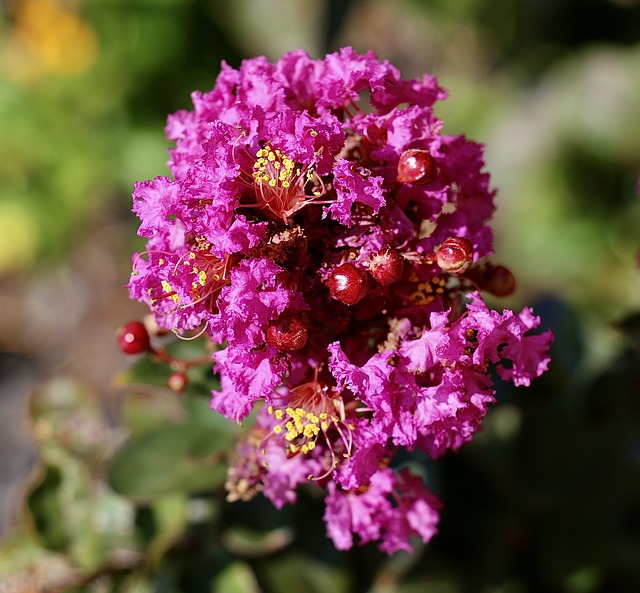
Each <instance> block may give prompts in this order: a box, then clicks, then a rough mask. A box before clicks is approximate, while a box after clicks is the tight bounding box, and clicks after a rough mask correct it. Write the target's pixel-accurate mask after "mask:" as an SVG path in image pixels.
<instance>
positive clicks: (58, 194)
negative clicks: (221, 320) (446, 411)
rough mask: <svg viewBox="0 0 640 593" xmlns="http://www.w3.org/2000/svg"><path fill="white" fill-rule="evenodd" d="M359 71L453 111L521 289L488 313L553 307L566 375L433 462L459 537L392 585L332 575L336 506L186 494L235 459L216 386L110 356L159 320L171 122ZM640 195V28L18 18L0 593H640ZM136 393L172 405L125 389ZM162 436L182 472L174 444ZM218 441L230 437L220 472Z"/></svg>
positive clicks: (541, 8)
mask: <svg viewBox="0 0 640 593" xmlns="http://www.w3.org/2000/svg"><path fill="white" fill-rule="evenodd" d="M342 45H352V46H353V47H354V48H355V49H357V50H359V51H366V50H368V49H374V50H375V51H376V52H377V54H378V56H379V57H380V58H382V59H388V60H390V61H391V62H392V63H394V64H395V65H396V66H398V67H399V68H400V69H401V70H402V72H403V74H404V76H405V77H410V76H418V75H420V74H422V73H423V72H429V73H431V74H434V75H436V76H437V77H438V79H439V81H440V83H441V84H442V85H443V86H444V87H445V88H447V89H448V90H449V91H450V97H449V99H448V100H447V101H445V102H444V103H442V104H441V105H439V106H438V108H437V113H438V115H439V116H440V117H441V118H442V119H443V120H444V121H445V131H446V132H448V133H451V134H459V133H463V134H466V135H467V136H469V137H470V138H472V139H474V140H477V141H480V142H483V143H485V144H486V145H487V148H486V159H487V168H488V170H489V171H490V172H491V174H492V178H493V184H494V186H495V187H496V188H498V190H499V193H498V200H497V204H498V210H497V214H496V217H495V219H494V225H493V226H494V230H495V237H496V242H495V251H496V255H495V256H494V260H495V261H499V262H501V263H504V264H507V265H508V266H509V267H511V268H512V269H513V270H514V271H515V272H516V275H517V276H518V279H519V290H518V291H517V292H516V294H515V295H514V296H513V297H510V298H509V299H507V300H503V301H500V302H494V303H493V304H494V306H496V307H503V306H506V307H510V308H519V307H522V306H523V305H525V304H529V305H533V306H534V307H535V310H536V312H537V313H538V314H540V315H542V317H543V326H545V327H551V328H552V329H553V330H554V332H555V334H556V342H555V344H554V351H553V362H552V368H551V371H550V372H549V373H548V374H547V375H546V376H544V377H543V378H542V379H540V380H539V381H538V382H537V383H536V385H535V386H534V387H533V388H532V389H531V390H514V389H508V388H506V387H502V386H501V387H499V399H500V400H501V401H500V404H499V405H498V406H496V407H495V408H494V409H493V410H492V411H491V412H490V414H489V416H488V417H487V427H486V430H485V431H483V432H482V433H481V434H480V435H479V436H478V438H477V439H476V440H475V441H474V442H473V443H472V444H470V445H468V446H467V447H465V448H464V449H463V450H462V451H461V452H460V453H459V454H458V455H450V456H448V457H447V458H445V459H443V460H441V461H439V462H438V463H437V464H435V466H431V465H430V464H428V462H426V461H425V460H420V459H417V460H415V459H414V460H412V462H414V463H420V464H422V465H423V466H424V467H425V468H426V470H425V471H426V472H427V473H428V474H429V476H431V480H432V483H431V485H432V486H433V487H434V488H435V489H436V490H437V491H438V492H439V494H441V496H442V497H443V499H444V502H445V504H446V506H445V511H444V513H443V517H442V524H441V533H440V535H439V536H437V537H436V539H435V540H434V541H433V542H432V544H430V545H429V546H428V547H427V548H426V549H425V550H419V551H418V552H417V553H416V554H414V555H412V556H408V555H403V554H401V555H398V556H396V557H394V558H392V559H386V558H382V557H380V556H379V555H378V553H377V552H376V551H375V549H374V548H372V547H364V548H361V549H357V550H355V551H353V552H351V553H349V554H337V553H336V552H334V551H332V549H331V546H330V544H328V542H327V541H326V539H325V537H324V535H323V526H322V523H321V520H320V512H321V511H320V509H321V507H320V505H319V501H318V500H317V498H316V497H315V494H313V493H310V494H304V493H303V495H302V500H301V504H300V505H299V507H297V508H296V509H288V510H286V511H285V512H283V513H276V512H275V511H272V510H271V509H270V507H269V506H268V505H266V504H264V502H261V501H260V500H257V501H255V502H253V503H251V504H244V503H238V504H237V505H235V506H233V505H227V504H225V503H224V502H223V499H224V495H223V492H222V488H221V486H222V480H223V478H221V477H220V476H219V475H218V474H219V472H216V471H213V472H212V474H211V476H210V488H209V489H207V487H206V486H205V485H204V484H205V483H206V481H205V482H203V483H200V482H202V480H200V482H199V481H198V480H195V482H194V481H191V482H190V481H189V480H190V479H191V478H192V477H193V476H191V478H189V477H180V479H177V478H176V477H175V474H173V473H172V472H173V470H174V469H175V464H176V463H178V462H179V461H180V460H181V459H182V458H181V457H180V454H181V452H183V453H184V451H187V452H188V453H189V456H190V459H191V458H192V457H193V456H194V455H195V458H197V459H201V460H203V459H205V458H206V459H208V458H209V457H208V456H210V455H214V458H216V457H215V455H217V453H216V452H217V451H218V450H219V449H220V448H222V447H223V445H225V444H226V443H227V439H228V438H229V435H228V433H227V430H228V429H227V428H226V427H225V425H220V424H219V423H218V422H217V420H216V419H215V418H211V417H210V415H209V414H208V413H207V412H206V393H207V389H210V385H209V384H208V383H210V379H208V378H207V377H196V378H195V381H194V389H192V393H191V395H189V394H187V396H185V397H184V398H183V400H182V401H178V400H177V399H176V398H175V397H172V396H171V395H169V394H167V393H166V391H165V390H164V389H163V388H162V387H161V385H162V383H163V381H164V377H163V376H162V375H161V370H159V369H155V368H153V367H149V366H144V364H142V365H138V366H137V367H136V368H134V369H132V370H131V371H129V372H128V373H125V374H122V371H123V369H126V368H127V366H128V365H129V362H130V361H128V360H125V358H124V357H123V356H122V355H120V354H119V353H118V352H117V351H116V348H115V342H114V333H115V329H116V327H117V326H118V325H120V324H121V323H123V322H125V321H127V320H128V319H129V318H136V317H141V316H142V315H143V314H144V310H143V309H142V307H140V306H139V305H137V304H135V303H131V302H129V301H128V299H127V295H126V291H125V290H124V289H123V288H122V285H123V284H125V283H126V282H127V279H128V273H129V269H130V268H129V261H130V254H131V252H132V251H135V250H137V249H140V248H141V247H142V242H141V240H139V239H137V238H136V237H135V229H136V226H137V224H136V220H135V219H134V217H133V215H132V214H131V213H130V194H131V191H132V185H133V183H134V181H137V180H142V179H148V178H152V177H154V176H156V175H164V174H167V169H166V167H165V162H166V160H167V153H166V149H167V148H168V143H167V141H166V140H165V138H164V133H163V128H164V123H165V119H166V115H167V113H170V112H174V111H176V110H178V109H183V108H189V107H190V97H189V94H190V92H191V91H192V90H196V89H199V90H208V89H210V88H212V86H213V84H214V80H215V76H216V75H217V72H218V69H219V64H220V61H221V60H226V61H227V62H228V63H230V64H231V65H232V66H237V65H239V63H240V60H241V59H242V58H244V57H252V56H254V55H259V54H264V55H266V56H267V57H269V58H270V59H274V60H275V59H278V58H279V57H280V55H281V54H282V53H283V52H284V51H287V50H292V49H296V48H298V47H302V48H304V49H306V50H307V51H308V52H309V53H310V54H311V55H312V56H314V57H321V56H322V55H324V53H326V52H327V51H333V50H335V49H337V48H339V47H340V46H342ZM639 176H640V2H638V0H610V1H606V0H582V1H578V0H547V1H544V2H540V1H539V0H491V1H484V2H482V1H480V0H458V1H456V2H446V1H444V0H430V1H428V0H399V1H397V2H389V1H386V0H351V1H349V0H305V2H299V1H297V0H254V1H250V0H236V1H234V2H222V1H216V0H8V1H6V2H5V3H4V4H2V5H0V321H1V323H0V352H1V353H2V359H1V365H0V370H1V372H2V375H1V376H0V416H2V417H3V421H2V424H0V433H1V434H3V435H4V439H2V438H0V470H2V472H3V473H2V474H0V482H4V483H5V484H13V483H16V484H19V487H18V486H16V488H13V489H10V488H9V487H8V486H6V487H5V490H4V491H1V490H0V499H1V498H2V496H4V503H3V505H2V506H1V507H0V509H4V514H5V515H6V516H7V517H10V518H9V519H5V520H4V522H1V521H0V527H2V528H3V531H4V543H3V544H1V545H2V546H3V547H2V548H0V583H2V582H3V579H4V582H6V583H9V585H11V586H14V587H15V590H16V591H18V590H20V591H23V590H25V591H26V590H28V591H85V590H86V591H92V592H96V593H101V592H103V591H105V592H107V591H124V592H125V593H128V592H136V593H137V592H138V591H140V592H146V591H162V592H164V591H166V592H171V593H173V592H174V591H175V592H176V593H177V592H182V591H185V592H186V591H189V592H196V593H200V592H201V591H213V592H220V593H223V592H224V593H233V592H236V591H238V592H240V591H242V592H245V591H246V592H248V593H253V592H260V591H264V592H265V593H270V592H279V591H291V590H303V591H312V592H315V591H318V592H320V591H337V592H341V591H363V592H364V591H374V592H377V593H383V592H384V593H387V592H396V591H397V592H401V593H410V592H414V591H415V592H419V591H428V592H434V593H458V592H467V591H468V592H470V593H471V592H483V593H484V592H486V593H526V592H532V593H533V592H535V593H538V592H545V591H558V592H567V593H591V592H602V593H608V592H611V591H613V592H615V591H620V592H624V593H630V592H632V591H640V355H639V353H640V323H639V322H638V317H637V316H636V314H637V313H638V311H640V270H639V260H638V250H639V248H640V232H639V229H640V197H639V196H638V193H637V179H638V177H639ZM158 376H160V380H159V379H158ZM139 381H145V382H155V383H156V384H157V386H156V387H154V388H146V389H143V388H141V387H132V386H131V385H129V386H128V387H127V388H125V387H123V385H124V384H125V383H127V384H131V383H135V384H137V383H138V382H139ZM197 387H200V397H198V393H197V391H198V390H197ZM32 394H33V398H32V400H31V406H30V407H29V408H27V407H26V404H27V401H28V397H29V396H31V395H32ZM202 396H204V399H203V397H202ZM203 402H204V404H203ZM2 427H4V428H2ZM167 430H169V432H170V433H171V434H172V435H174V436H173V437H166V438H164V441H167V440H168V441H169V442H170V443H172V444H171V445H166V444H162V443H163V438H162V437H158V438H156V436H155V435H158V434H169V433H167V432H166V431H167ZM172 431H173V432H172ZM203 431H204V434H209V432H211V433H213V434H215V435H218V436H216V437H215V438H212V441H211V443H209V445H208V446H205V447H204V449H202V447H201V444H202V443H201V442H200V441H198V442H195V441H196V440H197V439H196V437H197V438H198V439H201V438H202V434H203ZM174 433H175V434H174ZM194 434H195V435H196V437H193V436H184V435H194ZM131 435H132V440H129V441H127V443H129V444H128V445H127V446H125V452H126V454H122V453H119V454H118V455H120V457H116V461H117V463H116V466H115V467H116V469H115V470H114V469H113V467H114V466H113V459H114V454H115V451H116V450H118V449H119V448H120V447H121V446H122V444H123V443H124V442H125V439H126V438H127V437H128V436H131ZM172 438H173V439H174V440H171V439H172ZM136 439H137V440H136ZM145 439H146V440H145ZM154 439H155V440H154ZM176 443H177V445H176ZM127 447H128V448H127ZM167 447H171V448H172V450H173V451H174V452H175V450H176V447H177V449H178V453H177V454H176V455H174V456H173V457H171V456H170V455H168V453H169V450H168V449H167ZM180 447H182V448H183V449H184V451H182V449H180ZM193 447H195V448H196V450H197V451H196V453H194V449H192V448H193ZM36 451H37V452H38V454H37V456H36ZM145 451H151V453H149V454H148V455H147V456H146V457H145V453H144V452H145ZM154 452H155V454H154ZM127 455H128V457H127ZM185 455H186V453H185ZM141 456H142V459H141V458H140V457H141ZM167 456H168V459H167ZM163 458H164V463H163ZM216 459H217V458H216ZM7 460H13V461H14V463H13V464H11V463H9V461H7ZM132 467H133V468H134V469H133V470H132V469H131V468H132ZM110 468H111V469H110ZM150 468H154V469H153V471H152V470H151V469H150ZM196 469H197V472H196V471H195V470H194V473H199V472H201V471H202V467H201V466H197V468H196ZM209 469H211V468H209ZM145 472H147V473H146V474H145ZM163 472H164V473H163ZM27 474H28V476H29V477H28V478H26V476H27ZM148 474H152V475H154V476H155V477H156V478H157V479H158V480H159V485H158V483H148V482H145V479H146V478H148ZM206 475H207V476H209V474H206ZM158 476H159V477H158ZM172 476H173V477H172ZM136 478H138V479H137V481H136ZM163 479H164V480H165V481H164V482H163V481H162V480H163ZM208 479H209V478H208ZM185 484H189V486H187V485H185ZM203 491H207V492H206V493H207V495H206V496H205V495H204V494H203ZM194 494H196V495H197V496H194ZM25 499H26V500H27V502H28V507H27V509H26V510H25V509H23V507H22V504H21V503H22V501H23V500H25ZM20 509H22V510H20ZM310 517H313V519H311V518H310ZM302 518H304V520H305V522H306V523H304V524H303V523H302ZM9 525H11V527H9ZM9 585H7V586H9ZM20 587H22V588H20ZM28 587H31V588H30V589H29V588H28ZM47 587H48V588H47ZM9 590H13V589H9Z"/></svg>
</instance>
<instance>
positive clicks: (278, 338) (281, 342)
mask: <svg viewBox="0 0 640 593" xmlns="http://www.w3.org/2000/svg"><path fill="white" fill-rule="evenodd" d="M308 336H309V332H308V330H307V326H306V325H305V323H304V321H303V319H302V315H301V314H300V313H292V312H290V311H285V312H284V313H283V314H282V315H280V317H278V319H276V320H275V321H272V322H271V323H269V327H268V328H267V344H271V345H272V346H275V347H276V348H277V349H278V350H280V352H291V351H293V350H300V348H303V347H304V345H305V344H306V343H307V337H308Z"/></svg>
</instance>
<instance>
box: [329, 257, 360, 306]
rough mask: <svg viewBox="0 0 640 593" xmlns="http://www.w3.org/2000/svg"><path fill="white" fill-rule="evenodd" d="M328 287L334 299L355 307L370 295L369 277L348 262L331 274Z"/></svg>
mask: <svg viewBox="0 0 640 593" xmlns="http://www.w3.org/2000/svg"><path fill="white" fill-rule="evenodd" d="M327 286H328V287H329V293H330V294H331V296H332V297H333V298H334V299H336V300H337V301H340V302H341V303H344V304H345V305H355V304H356V303H357V302H358V301H359V300H360V299H362V298H364V297H365V296H367V294H369V276H368V274H367V273H366V272H365V271H364V270H361V269H360V268H357V267H356V266H354V265H353V264H352V263H349V262H346V263H344V264H341V265H339V266H337V267H336V268H334V270H333V271H332V272H331V274H329V278H327Z"/></svg>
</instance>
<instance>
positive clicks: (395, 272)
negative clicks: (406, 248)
mask: <svg viewBox="0 0 640 593" xmlns="http://www.w3.org/2000/svg"><path fill="white" fill-rule="evenodd" d="M403 268H404V260H403V258H402V256H401V255H400V254H399V253H398V252H397V251H396V250H395V249H391V248H390V247H387V248H386V249H382V250H381V251H378V253H376V254H374V255H372V256H371V259H370V260H369V274H371V275H372V276H373V277H374V278H375V280H376V282H377V283H378V284H380V285H381V286H389V285H390V284H393V283H394V282H397V281H398V280H400V278H401V277H402V269H403Z"/></svg>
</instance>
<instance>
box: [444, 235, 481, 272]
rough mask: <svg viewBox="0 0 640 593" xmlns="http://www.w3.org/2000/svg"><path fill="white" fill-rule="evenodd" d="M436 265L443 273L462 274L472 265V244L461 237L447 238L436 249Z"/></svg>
mask: <svg viewBox="0 0 640 593" xmlns="http://www.w3.org/2000/svg"><path fill="white" fill-rule="evenodd" d="M436 263H437V264H438V266H440V268H442V269H443V270H444V271H445V272H450V273H451V274H464V273H465V272H466V271H467V270H468V269H469V268H470V267H471V264H472V263H473V244H472V243H471V241H469V240H468V239H463V238H462V237H449V238H448V239H447V240H446V241H445V242H444V243H443V244H442V245H440V247H438V249H436Z"/></svg>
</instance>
